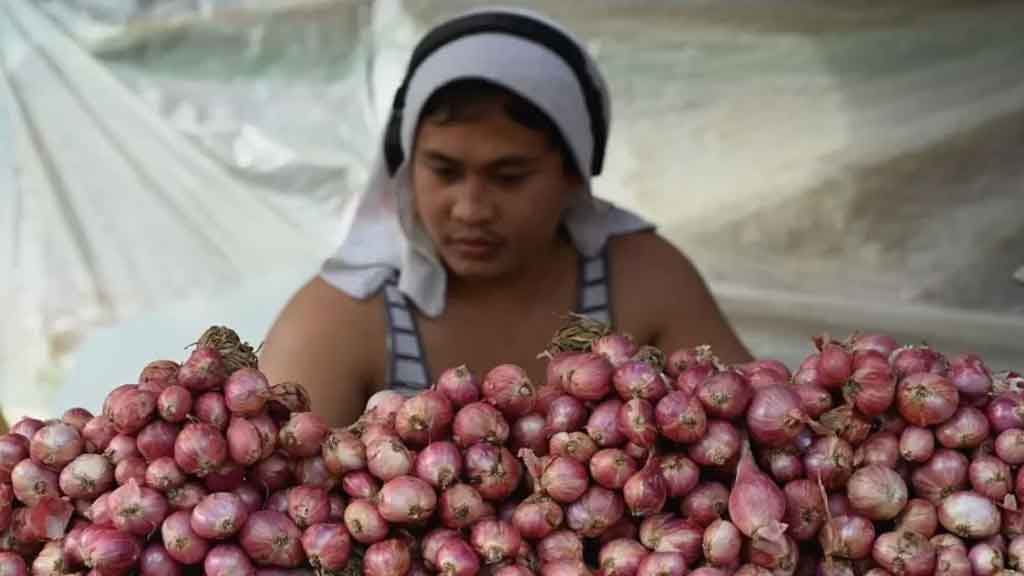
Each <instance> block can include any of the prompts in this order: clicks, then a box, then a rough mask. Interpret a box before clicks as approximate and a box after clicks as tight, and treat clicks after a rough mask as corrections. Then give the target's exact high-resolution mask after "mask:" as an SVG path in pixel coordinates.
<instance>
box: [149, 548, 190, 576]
mask: <svg viewBox="0 0 1024 576" xmlns="http://www.w3.org/2000/svg"><path fill="white" fill-rule="evenodd" d="M139 574H140V575H141V576H181V574H182V570H181V566H180V565H179V564H178V561H177V560H175V559H174V558H173V557H172V556H171V555H170V554H169V553H168V552H167V549H166V548H164V545H163V544H160V543H159V542H154V543H152V544H150V545H149V546H146V549H145V550H143V551H142V555H141V556H139Z"/></svg>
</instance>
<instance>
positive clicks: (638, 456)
mask: <svg viewBox="0 0 1024 576" xmlns="http://www.w3.org/2000/svg"><path fill="white" fill-rule="evenodd" d="M622 451H623V452H625V453H626V454H629V457H630V458H632V459H634V460H636V461H638V462H639V461H640V460H644V461H646V460H647V456H649V455H650V453H651V451H650V450H648V449H647V448H645V447H643V446H640V445H639V444H634V443H632V442H626V445H625V446H623V447H622Z"/></svg>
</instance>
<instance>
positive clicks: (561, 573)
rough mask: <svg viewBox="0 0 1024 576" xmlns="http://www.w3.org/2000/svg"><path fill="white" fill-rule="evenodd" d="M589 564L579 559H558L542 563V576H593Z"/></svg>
mask: <svg viewBox="0 0 1024 576" xmlns="http://www.w3.org/2000/svg"><path fill="white" fill-rule="evenodd" d="M592 575H593V572H591V571H590V569H589V568H587V565H586V564H584V563H583V562H579V561H570V560H558V561H557V562H550V563H545V564H543V565H541V567H540V576H592Z"/></svg>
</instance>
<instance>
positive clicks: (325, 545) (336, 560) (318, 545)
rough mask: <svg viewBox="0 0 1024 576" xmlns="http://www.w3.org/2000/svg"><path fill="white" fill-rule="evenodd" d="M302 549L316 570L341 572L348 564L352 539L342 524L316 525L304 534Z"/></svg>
mask: <svg viewBox="0 0 1024 576" xmlns="http://www.w3.org/2000/svg"><path fill="white" fill-rule="evenodd" d="M302 549H303V551H304V552H305V553H306V558H308V559H309V563H310V564H312V565H313V568H314V569H315V570H320V571H332V570H341V569H343V568H344V567H345V566H346V565H347V564H348V559H349V556H350V554H351V552H352V538H351V537H350V536H349V534H348V531H347V530H345V527H344V526H342V525H341V524H314V525H313V526H310V527H309V528H307V529H306V531H305V532H303V534H302Z"/></svg>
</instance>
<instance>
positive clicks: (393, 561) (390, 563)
mask: <svg viewBox="0 0 1024 576" xmlns="http://www.w3.org/2000/svg"><path fill="white" fill-rule="evenodd" d="M411 567H412V554H411V553H410V551H409V546H408V545H407V544H406V543H405V542H402V541H401V540H399V539H397V538H392V539H390V540H384V541H381V542H377V543H376V544H373V545H372V546H370V547H369V548H367V549H366V555H365V556H363V574H366V575H367V576H401V575H403V574H407V573H408V572H409V570H410V568H411Z"/></svg>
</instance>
